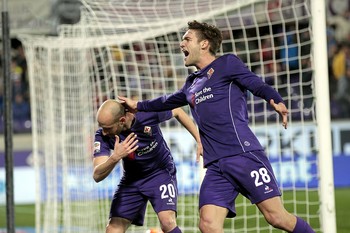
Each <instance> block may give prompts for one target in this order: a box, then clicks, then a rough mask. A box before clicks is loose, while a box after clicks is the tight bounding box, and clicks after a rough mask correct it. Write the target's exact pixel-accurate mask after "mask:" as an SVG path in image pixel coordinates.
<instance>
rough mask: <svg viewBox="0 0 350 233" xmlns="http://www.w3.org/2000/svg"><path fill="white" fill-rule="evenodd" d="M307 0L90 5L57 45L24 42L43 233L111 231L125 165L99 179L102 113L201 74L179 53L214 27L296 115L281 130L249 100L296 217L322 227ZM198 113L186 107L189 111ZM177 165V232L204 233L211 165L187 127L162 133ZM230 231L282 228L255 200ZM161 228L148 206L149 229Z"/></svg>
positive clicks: (37, 39)
mask: <svg viewBox="0 0 350 233" xmlns="http://www.w3.org/2000/svg"><path fill="white" fill-rule="evenodd" d="M311 19H312V15H311V12H310V3H309V1H308V0H286V1H279V0H277V1H276V0H273V1H268V0H244V1H243V0H242V1H241V0H230V1H229V0H201V1H187V0H164V1H160V0H159V1H157V0H125V1H117V0H115V1H111V0H83V1H82V8H81V18H80V22H79V23H77V24H74V25H61V27H60V28H59V35H58V36H57V37H47V36H30V35H22V36H21V37H20V39H21V41H22V42H23V44H24V47H25V52H26V58H27V63H28V72H29V78H30V93H31V106H32V121H33V122H32V129H33V141H34V142H33V143H34V145H33V153H34V162H35V167H36V174H37V184H36V186H37V193H38V195H37V199H36V229H37V232H38V233H39V232H40V233H41V232H42V233H47V232H50V233H56V232H73V233H78V232H84V233H87V232H92V233H96V232H104V229H105V225H106V224H107V220H108V213H109V204H110V201H111V197H112V195H113V192H114V189H115V188H116V187H117V184H118V182H119V179H120V175H121V168H120V166H118V167H116V169H115V170H114V172H113V174H111V175H110V176H109V177H108V178H107V179H106V180H104V181H102V182H100V183H98V184H95V183H94V181H93V179H92V171H93V167H92V143H93V136H94V132H95V130H96V129H97V123H96V120H95V114H96V111H97V108H98V107H99V105H100V104H101V103H102V102H103V101H104V100H105V99H107V98H115V97H116V96H117V95H122V96H127V97H131V98H136V99H150V98H154V97H158V96H160V95H163V94H169V93H172V92H173V91H175V90H178V89H179V88H181V86H182V84H183V83H184V80H185V78H186V77H187V75H188V74H189V72H191V71H192V70H190V69H188V68H186V67H185V66H184V64H183V55H182V53H181V51H180V48H179V43H180V41H181V37H182V35H183V33H184V28H185V27H186V26H187V22H188V21H191V20H197V21H205V22H208V23H210V24H214V25H216V26H218V27H219V28H220V30H221V31H222V33H223V37H224V40H223V45H222V48H221V51H220V52H221V54H224V53H235V54H237V55H238V56H239V57H240V58H241V59H242V60H243V61H244V62H245V63H246V64H247V65H248V67H249V68H250V69H251V70H252V71H254V72H255V73H257V74H258V75H259V76H261V78H262V79H264V80H265V81H266V82H267V83H268V84H270V85H272V86H273V87H274V88H275V89H276V90H278V91H279V92H280V93H281V95H282V97H283V99H284V100H285V102H286V104H287V106H288V108H289V111H290V118H289V128H288V129H287V130H284V129H283V128H282V127H281V122H279V119H278V116H277V115H276V113H275V112H274V111H273V110H272V109H271V108H270V107H269V105H268V104H267V103H265V102H264V101H262V100H261V99H258V98H255V97H253V96H252V95H249V96H248V100H249V102H248V104H249V117H250V121H251V126H252V128H253V130H254V131H255V132H256V134H257V136H258V138H259V139H260V142H261V143H262V145H263V146H264V147H265V148H266V152H267V154H268V156H269V158H270V161H271V163H272V165H273V168H274V171H275V173H276V176H277V179H278V181H279V183H280V188H281V190H282V192H283V196H282V198H283V202H284V204H285V206H286V208H287V209H288V211H290V212H292V213H294V214H296V215H298V216H300V217H302V218H304V219H305V220H306V221H308V222H309V223H310V224H311V225H312V227H313V228H315V229H316V231H317V232H320V231H321V225H322V224H320V211H319V210H320V200H319V195H318V189H319V178H320V177H321V178H322V176H321V175H320V174H319V169H318V162H317V155H318V151H317V140H316V137H317V135H316V132H317V130H316V123H317V122H316V117H315V92H314V88H313V84H314V76H313V69H314V67H313V57H312V52H311V51H312V46H313V36H312V35H313V29H312V26H311V24H310V21H311ZM185 110H186V111H188V109H187V108H185ZM162 128H163V132H164V136H165V137H166V139H167V141H168V143H169V145H170V148H171V151H172V153H173V156H174V159H175V161H176V164H177V168H178V185H179V194H180V198H179V202H178V218H177V219H178V220H177V221H178V225H179V226H180V228H181V229H182V230H183V231H184V232H199V231H198V227H197V226H198V219H199V215H198V190H199V186H200V180H201V178H200V174H201V170H202V168H201V167H200V165H198V164H196V162H195V142H194V141H193V139H192V137H191V136H190V135H189V133H188V132H187V131H185V130H184V128H183V127H181V126H180V125H179V124H178V123H177V122H176V121H172V120H171V121H169V122H166V123H165V124H164V125H162ZM236 205H237V206H236V207H237V217H236V218H234V219H227V220H226V222H225V232H237V233H238V232H280V231H278V230H274V229H273V228H272V227H270V226H268V224H267V223H266V222H265V220H264V218H263V216H262V215H261V214H260V213H259V211H258V209H257V208H256V207H255V206H254V205H251V204H250V202H249V201H247V200H246V199H245V198H242V197H239V198H238V200H237V203H236ZM153 228H154V229H160V227H159V223H158V219H157V216H156V214H155V213H154V212H153V209H152V208H151V207H150V206H149V208H148V210H147V217H146V219H145V225H144V226H143V227H130V229H129V232H146V231H147V230H149V229H153Z"/></svg>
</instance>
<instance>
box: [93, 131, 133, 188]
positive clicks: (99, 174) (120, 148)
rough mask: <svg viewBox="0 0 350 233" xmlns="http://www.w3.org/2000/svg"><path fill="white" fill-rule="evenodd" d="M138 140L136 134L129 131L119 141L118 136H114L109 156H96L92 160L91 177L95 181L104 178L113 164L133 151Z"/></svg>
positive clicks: (110, 170)
mask: <svg viewBox="0 0 350 233" xmlns="http://www.w3.org/2000/svg"><path fill="white" fill-rule="evenodd" d="M137 142H138V140H137V139H136V134H134V133H131V134H130V135H129V136H127V137H126V139H125V141H123V142H122V143H119V137H118V136H116V140H115V144H114V151H113V154H112V155H111V156H107V155H106V156H98V157H95V158H94V160H93V165H94V174H93V178H94V180H95V181H96V182H100V181H101V180H104V179H105V178H106V177H107V176H108V175H109V174H110V173H111V172H112V170H113V169H114V167H115V165H116V164H117V163H118V162H119V161H120V160H121V159H122V158H124V157H126V156H127V155H128V154H130V153H132V152H134V151H135V150H136V149H137V148H138V145H137Z"/></svg>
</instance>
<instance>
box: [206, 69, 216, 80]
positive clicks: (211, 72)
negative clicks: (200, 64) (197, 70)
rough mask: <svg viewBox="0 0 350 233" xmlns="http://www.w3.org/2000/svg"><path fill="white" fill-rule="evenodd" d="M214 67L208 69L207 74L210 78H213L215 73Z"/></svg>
mask: <svg viewBox="0 0 350 233" xmlns="http://www.w3.org/2000/svg"><path fill="white" fill-rule="evenodd" d="M214 71H215V70H214V69H213V68H210V69H209V70H208V72H207V75H208V79H210V78H211V76H212V75H213V74H214Z"/></svg>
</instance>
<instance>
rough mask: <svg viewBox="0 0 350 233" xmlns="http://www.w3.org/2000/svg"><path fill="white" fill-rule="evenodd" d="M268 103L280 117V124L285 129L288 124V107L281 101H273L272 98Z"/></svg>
mask: <svg viewBox="0 0 350 233" xmlns="http://www.w3.org/2000/svg"><path fill="white" fill-rule="evenodd" d="M270 105H271V106H272V107H273V109H275V111H276V112H277V113H278V114H279V115H280V117H282V125H283V127H284V128H285V129H287V124H288V109H287V107H286V105H284V103H283V102H279V103H278V104H276V103H275V101H274V100H273V99H271V100H270Z"/></svg>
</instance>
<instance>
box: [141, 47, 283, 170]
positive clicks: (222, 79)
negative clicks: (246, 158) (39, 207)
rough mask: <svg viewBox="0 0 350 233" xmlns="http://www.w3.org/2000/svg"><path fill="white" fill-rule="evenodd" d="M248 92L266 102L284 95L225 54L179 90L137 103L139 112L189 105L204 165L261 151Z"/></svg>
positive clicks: (194, 74) (241, 63)
mask: <svg viewBox="0 0 350 233" xmlns="http://www.w3.org/2000/svg"><path fill="white" fill-rule="evenodd" d="M247 91H250V92H251V93H253V94H254V95H256V96H259V97H261V98H263V99H265V100H266V101H270V100H271V99H273V100H274V101H275V103H280V102H282V101H283V100H282V98H281V96H280V95H279V94H278V92H277V91H275V90H274V89H273V88H272V87H270V86H269V85H268V84H266V83H264V82H263V81H262V80H261V78H259V77H258V76H257V75H255V74H254V73H253V72H251V71H250V70H249V69H248V68H247V66H246V65H245V64H244V63H243V62H242V61H241V60H240V59H239V58H238V57H237V56H235V55H233V54H229V55H223V56H221V57H219V58H217V59H216V60H214V61H213V62H212V63H211V64H209V65H208V66H207V67H205V68H204V69H202V70H199V71H197V72H194V73H192V74H191V75H189V76H188V77H187V79H186V82H185V84H184V86H183V87H182V88H181V89H180V90H179V91H177V92H175V93H173V94H171V95H167V96H162V97H159V98H156V99H153V100H146V101H141V102H138V104H137V108H138V110H139V111H162V110H165V109H173V108H176V107H180V106H184V105H186V104H189V105H190V107H191V112H192V115H193V117H194V119H195V121H196V123H197V125H198V127H199V131H200V135H201V140H202V144H203V148H204V156H203V158H204V165H205V166H206V165H208V164H209V163H211V162H213V161H216V160H218V159H220V158H223V157H227V156H232V155H237V154H241V153H244V152H249V151H255V150H262V149H263V148H262V146H261V145H260V143H259V141H258V139H257V138H256V136H255V135H254V134H253V132H252V131H251V129H250V128H249V126H248V124H249V119H248V111H247Z"/></svg>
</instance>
